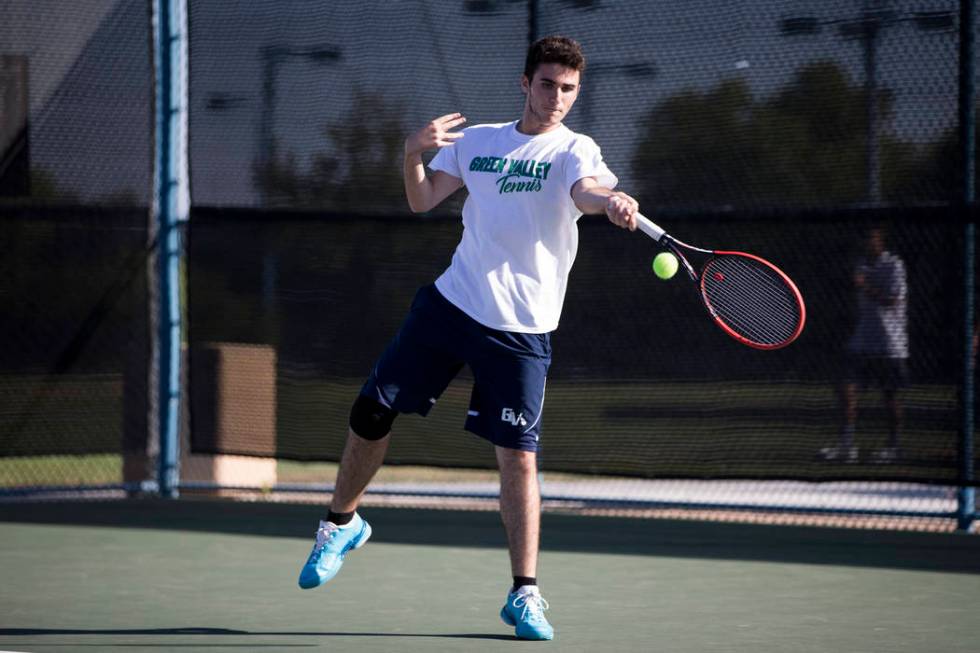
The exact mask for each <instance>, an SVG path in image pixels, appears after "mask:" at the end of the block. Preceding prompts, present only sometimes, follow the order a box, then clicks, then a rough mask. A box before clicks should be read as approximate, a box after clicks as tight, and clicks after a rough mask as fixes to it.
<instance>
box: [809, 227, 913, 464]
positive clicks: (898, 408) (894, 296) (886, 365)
mask: <svg viewBox="0 0 980 653" xmlns="http://www.w3.org/2000/svg"><path fill="white" fill-rule="evenodd" d="M854 288H855V290H856V291H857V324H856V325H855V327H854V332H853V333H852V334H851V338H850V340H849V341H848V343H847V352H846V355H847V361H846V363H845V365H844V378H843V381H842V383H841V386H840V390H839V392H840V403H841V417H842V421H841V431H840V443H839V444H838V445H837V446H835V447H826V448H824V449H821V451H820V454H821V456H822V457H823V458H824V459H825V460H831V461H840V462H845V463H856V462H858V461H859V460H860V450H859V449H858V446H857V444H855V440H854V429H855V425H856V423H857V417H858V389H859V388H860V387H867V386H869V385H877V386H879V387H880V388H881V391H882V395H883V397H884V403H885V407H886V409H887V411H888V441H887V442H886V445H885V446H884V447H881V448H879V449H876V450H874V451H873V452H872V453H871V462H874V463H879V464H888V463H893V462H896V461H897V460H898V457H899V439H900V433H901V428H902V403H901V400H900V397H899V391H900V390H901V389H902V388H903V387H904V386H905V385H906V384H907V383H908V377H909V372H908V358H909V335H908V283H907V280H906V272H905V263H904V262H903V261H902V259H901V258H900V257H899V256H897V255H896V254H893V253H891V252H889V251H888V249H887V243H886V231H885V228H884V227H881V226H874V227H871V228H869V229H868V231H867V234H866V236H865V243H864V255H863V256H862V257H861V258H860V259H859V260H858V261H857V266H856V269H855V272H854Z"/></svg>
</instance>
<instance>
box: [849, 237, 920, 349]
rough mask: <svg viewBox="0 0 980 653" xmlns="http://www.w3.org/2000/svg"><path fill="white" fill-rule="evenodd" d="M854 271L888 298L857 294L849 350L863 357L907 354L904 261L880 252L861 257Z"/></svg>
mask: <svg viewBox="0 0 980 653" xmlns="http://www.w3.org/2000/svg"><path fill="white" fill-rule="evenodd" d="M857 271H858V272H859V273H861V274H863V275H864V282H865V284H867V285H868V286H870V287H872V288H874V289H876V290H877V291H878V292H879V293H882V294H884V295H885V296H886V297H888V298H889V299H890V300H891V302H890V303H888V304H885V303H882V302H880V301H875V300H873V299H871V298H870V297H868V296H867V294H866V293H864V292H859V293H858V319H857V325H856V326H855V328H854V333H853V335H852V336H851V339H850V341H849V342H848V345H847V346H848V349H849V350H850V351H852V352H853V353H855V354H860V355H863V356H882V357H885V358H908V357H909V330H908V285H907V281H906V275H905V263H903V262H902V259H900V258H899V257H898V256H896V255H895V254H892V253H891V252H883V253H882V254H881V256H879V257H878V258H877V259H876V260H873V261H869V260H868V259H866V258H862V259H860V260H859V261H858V266H857Z"/></svg>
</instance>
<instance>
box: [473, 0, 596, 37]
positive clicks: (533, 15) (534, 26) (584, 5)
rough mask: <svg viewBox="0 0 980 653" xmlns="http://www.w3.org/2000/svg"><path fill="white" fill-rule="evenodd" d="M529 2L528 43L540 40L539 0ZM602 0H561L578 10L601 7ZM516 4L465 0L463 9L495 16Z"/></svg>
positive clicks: (570, 7) (498, 1)
mask: <svg viewBox="0 0 980 653" xmlns="http://www.w3.org/2000/svg"><path fill="white" fill-rule="evenodd" d="M526 2H527V44H528V45H531V44H532V43H534V42H535V41H537V40H538V16H539V15H540V12H539V11H538V0H526ZM600 2H601V0H560V3H561V4H563V5H566V6H567V7H568V8H569V9H575V10H577V11H592V10H594V9H598V8H599V4H600ZM512 4H515V2H514V0H465V2H464V3H463V11H465V12H466V13H468V14H476V15H484V16H493V15H495V14H499V13H501V12H503V11H505V10H506V8H507V6H509V5H512Z"/></svg>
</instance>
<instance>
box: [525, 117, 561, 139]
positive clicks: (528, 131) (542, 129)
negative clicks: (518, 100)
mask: <svg viewBox="0 0 980 653" xmlns="http://www.w3.org/2000/svg"><path fill="white" fill-rule="evenodd" d="M561 126H562V123H558V124H556V125H548V126H542V125H541V123H538V122H536V121H534V120H528V117H527V115H526V114H525V115H524V117H523V118H521V119H520V120H518V121H517V127H516V129H517V131H518V132H520V133H521V134H524V135H525V136H540V135H541V134H547V133H548V132H552V131H555V130H556V129H558V128H559V127H561Z"/></svg>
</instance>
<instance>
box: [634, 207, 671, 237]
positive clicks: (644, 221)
mask: <svg viewBox="0 0 980 653" xmlns="http://www.w3.org/2000/svg"><path fill="white" fill-rule="evenodd" d="M636 226H637V227H638V228H639V229H640V231H642V232H643V233H645V234H646V235H648V236H650V238H653V239H654V240H656V241H657V242H660V239H661V238H663V236H664V233H666V232H665V231H664V230H663V229H661V228H660V227H659V226H657V225H655V224H654V223H653V222H651V221H650V219H649V218H647V217H646V216H645V215H643V214H642V213H637V214H636Z"/></svg>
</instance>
